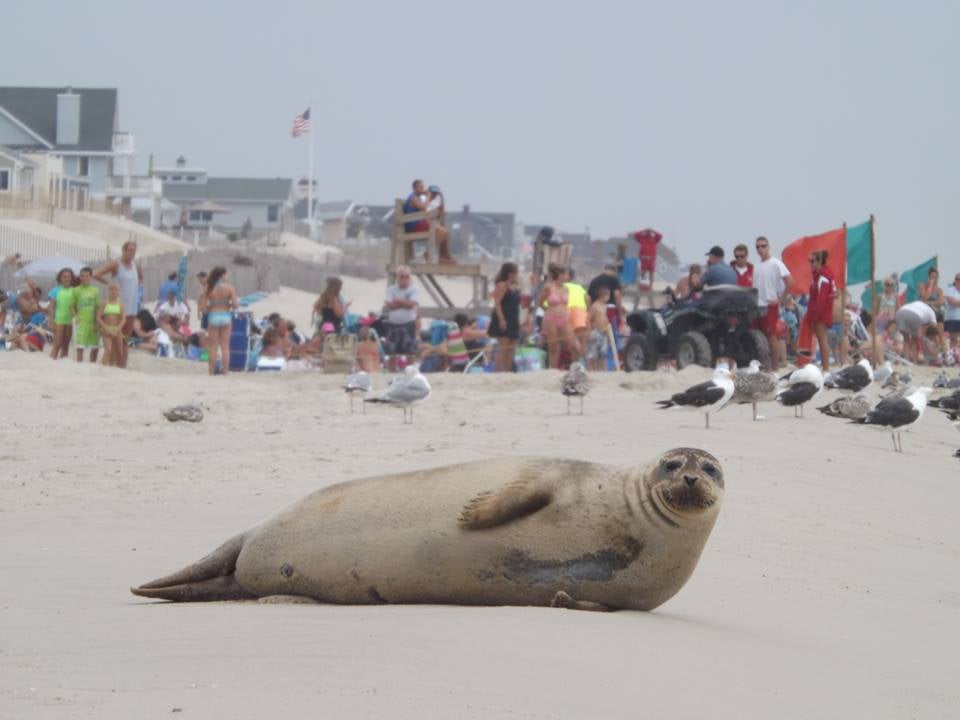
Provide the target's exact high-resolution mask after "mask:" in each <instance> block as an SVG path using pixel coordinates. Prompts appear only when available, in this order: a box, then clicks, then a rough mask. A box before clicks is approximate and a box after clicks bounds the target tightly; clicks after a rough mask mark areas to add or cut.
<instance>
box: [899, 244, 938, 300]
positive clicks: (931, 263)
mask: <svg viewBox="0 0 960 720" xmlns="http://www.w3.org/2000/svg"><path fill="white" fill-rule="evenodd" d="M935 267H937V256H936V255H934V256H933V257H932V258H930V259H929V260H927V261H926V262H923V263H920V264H919V265H917V266H916V267H915V268H911V269H910V270H906V271H904V272H903V274H902V275H900V282H901V283H903V284H904V285H905V286H906V288H907V297H906V301H907V302H913V301H914V300H919V299H920V293H919V292H918V290H917V288H918V287H919V286H920V283H925V282H926V281H927V273H928V272H929V271H930V268H935Z"/></svg>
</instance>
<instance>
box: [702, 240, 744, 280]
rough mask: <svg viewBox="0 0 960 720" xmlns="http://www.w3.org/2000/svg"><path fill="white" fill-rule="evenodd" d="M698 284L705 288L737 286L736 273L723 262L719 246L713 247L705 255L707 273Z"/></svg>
mask: <svg viewBox="0 0 960 720" xmlns="http://www.w3.org/2000/svg"><path fill="white" fill-rule="evenodd" d="M700 282H701V283H703V287H705V288H708V287H714V286H716V285H736V284H737V271H736V270H734V269H733V268H732V267H730V266H729V265H727V264H726V263H725V262H724V261H723V248H722V247H720V246H719V245H714V246H713V247H712V248H710V252H708V253H707V271H706V272H705V273H704V274H703V277H702V278H701V279H700Z"/></svg>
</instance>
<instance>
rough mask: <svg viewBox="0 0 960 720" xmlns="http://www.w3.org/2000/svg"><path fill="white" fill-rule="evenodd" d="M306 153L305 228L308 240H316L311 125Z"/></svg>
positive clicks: (309, 126)
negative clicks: (306, 228)
mask: <svg viewBox="0 0 960 720" xmlns="http://www.w3.org/2000/svg"><path fill="white" fill-rule="evenodd" d="M312 110H313V103H312V102H311V103H310V105H309V107H307V116H308V117H309V116H310V115H312V114H313V113H312V112H311V111H312ZM307 135H308V137H307V153H308V155H309V158H308V159H307V218H308V221H307V227H308V228H309V232H310V239H311V240H316V239H317V238H316V232H314V227H313V127H311V125H308V126H307Z"/></svg>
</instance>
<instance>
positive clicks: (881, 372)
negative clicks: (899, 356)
mask: <svg viewBox="0 0 960 720" xmlns="http://www.w3.org/2000/svg"><path fill="white" fill-rule="evenodd" d="M891 375H893V365H892V364H891V363H890V361H889V360H885V361H884V363H883V365H881V366H880V367H878V368H877V369H876V370H874V371H873V381H874V382H875V383H880V386H881V387H883V384H884V383H885V382H886V381H887V380H889V379H890V376H891Z"/></svg>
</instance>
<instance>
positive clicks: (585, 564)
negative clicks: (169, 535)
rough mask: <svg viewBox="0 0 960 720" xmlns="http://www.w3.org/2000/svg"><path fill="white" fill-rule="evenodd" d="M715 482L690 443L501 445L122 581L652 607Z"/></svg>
mask: <svg viewBox="0 0 960 720" xmlns="http://www.w3.org/2000/svg"><path fill="white" fill-rule="evenodd" d="M723 493H724V478H723V472H722V470H721V467H720V463H719V462H718V461H717V459H716V458H714V457H713V456H712V455H710V454H709V453H707V452H705V451H703V450H697V449H693V448H676V449H673V450H669V451H668V452H665V453H664V454H662V455H661V456H660V457H658V458H657V459H656V460H654V461H653V462H652V463H650V464H649V465H647V466H646V467H643V468H617V467H613V466H609V465H601V464H595V463H588V462H580V461H576V460H557V459H550V458H506V459H500V460H493V461H484V462H475V463H467V464H461V465H451V466H447V467H441V468H436V469H432V470H425V471H420V472H410V473H404V474H399V475H388V476H383V477H374V478H368V479H364V480H355V481H351V482H345V483H340V484H338V485H332V486H330V487H327V488H324V489H322V490H319V491H317V492H314V493H312V494H310V495H308V496H307V497H305V498H303V499H302V500H300V501H299V502H297V503H294V504H293V505H291V506H289V507H288V508H286V509H284V510H281V511H280V512H279V513H277V514H275V515H273V516H272V517H269V518H267V519H266V520H264V521H263V522H262V523H260V524H259V525H257V526H255V527H253V528H251V529H250V530H248V531H246V532H244V533H241V534H240V535H236V536H235V537H233V538H231V539H230V540H227V542H225V543H224V544H223V545H221V546H220V547H219V548H218V549H216V550H215V551H213V552H212V553H211V554H209V555H207V556H206V557H205V558H203V559H201V560H199V561H198V562H196V563H194V564H193V565H190V566H188V567H186V568H184V569H183V570H181V571H179V572H177V573H174V574H173V575H170V576H168V577H164V578H160V579H159V580H154V581H153V582H149V583H146V584H144V585H141V586H140V587H136V588H131V591H132V592H133V593H134V594H135V595H140V596H142V597H147V598H158V599H163V600H174V601H183V602H188V601H204V600H246V599H257V598H269V597H272V596H278V595H282V596H288V597H290V596H293V597H301V598H312V599H314V600H317V601H320V602H325V603H338V604H376V603H442V604H455V605H539V606H549V605H553V606H555V607H568V608H570V607H572V608H579V609H590V610H607V609H610V610H613V609H632V610H652V609H653V608H655V607H657V606H658V605H661V604H662V603H664V602H665V601H667V600H668V599H669V598H671V597H672V596H673V595H675V594H676V593H677V591H679V590H680V588H681V587H683V585H684V583H685V582H686V581H687V579H688V578H689V577H690V575H691V573H692V572H693V569H694V567H695V566H696V564H697V561H698V559H699V557H700V553H701V551H702V550H703V547H704V544H705V543H706V541H707V537H708V536H709V534H710V531H711V529H712V528H713V524H714V522H715V521H716V517H717V513H718V511H719V509H720V504H721V500H722V498H723Z"/></svg>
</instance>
